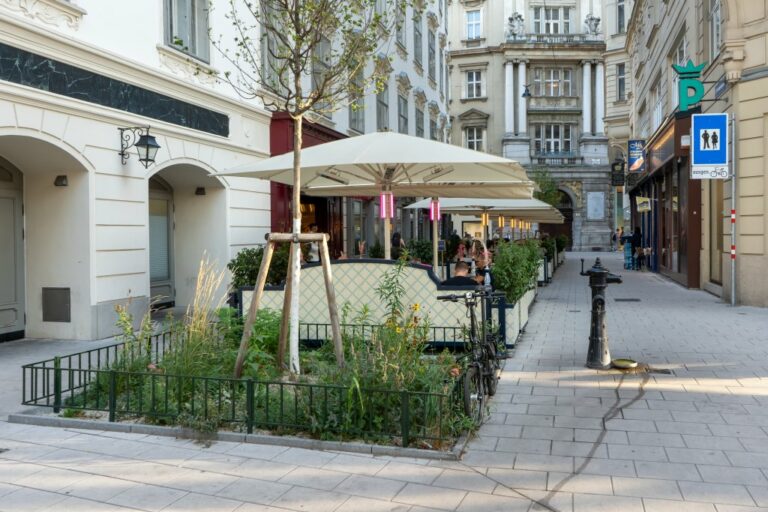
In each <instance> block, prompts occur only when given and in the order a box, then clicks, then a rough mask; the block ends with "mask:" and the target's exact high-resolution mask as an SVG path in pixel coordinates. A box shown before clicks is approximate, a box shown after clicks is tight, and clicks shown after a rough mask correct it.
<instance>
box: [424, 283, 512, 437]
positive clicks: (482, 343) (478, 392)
mask: <svg viewBox="0 0 768 512" xmlns="http://www.w3.org/2000/svg"><path fill="white" fill-rule="evenodd" d="M491 296H493V292H491V291H490V290H488V289H486V288H485V287H478V289H477V290H473V291H471V292H466V293H463V294H461V295H456V294H451V295H440V296H438V297H437V300H440V301H448V302H459V301H463V302H464V305H465V306H466V308H467V316H468V317H469V344H470V352H469V354H467V356H471V359H470V362H469V363H468V364H467V367H466V370H465V372H464V378H463V379H462V390H463V392H464V393H463V394H464V398H463V401H464V413H465V414H466V415H467V416H469V417H470V418H471V419H472V420H473V421H474V422H475V424H477V425H480V424H481V423H482V420H483V414H484V409H485V407H484V403H485V397H486V395H487V396H489V397H490V396H493V395H494V394H495V393H496V385H497V383H498V377H497V370H498V369H499V368H500V364H499V360H498V358H497V356H496V352H497V351H496V341H495V339H494V338H493V335H489V334H488V333H486V332H485V331H486V329H485V325H484V324H483V327H482V331H483V335H482V336H479V334H478V331H479V328H478V321H477V315H476V312H475V307H476V306H477V303H478V301H479V302H480V305H481V314H482V318H483V319H485V300H486V298H488V297H491ZM467 356H464V357H467Z"/></svg>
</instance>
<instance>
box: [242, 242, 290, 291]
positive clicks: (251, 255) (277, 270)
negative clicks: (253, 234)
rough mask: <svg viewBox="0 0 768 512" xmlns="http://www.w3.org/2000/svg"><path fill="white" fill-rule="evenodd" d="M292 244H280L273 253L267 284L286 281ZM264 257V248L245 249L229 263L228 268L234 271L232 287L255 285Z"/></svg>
mask: <svg viewBox="0 0 768 512" xmlns="http://www.w3.org/2000/svg"><path fill="white" fill-rule="evenodd" d="M289 250H290V244H279V245H278V246H277V247H276V249H275V252H274V253H273V254H272V262H271V263H270V265H269V273H268V274H267V284H272V285H278V284H280V283H283V282H285V278H286V276H287V275H288V251H289ZM263 257H264V248H263V247H256V248H248V249H243V250H241V251H240V252H238V253H237V255H236V256H235V257H234V258H232V260H231V261H230V262H229V263H227V268H228V269H229V270H230V271H231V272H232V284H231V287H232V288H233V289H234V290H237V289H239V288H242V287H243V286H253V285H255V284H256V278H257V277H258V275H259V267H261V260H262V258H263Z"/></svg>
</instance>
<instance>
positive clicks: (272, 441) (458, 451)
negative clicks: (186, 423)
mask: <svg viewBox="0 0 768 512" xmlns="http://www.w3.org/2000/svg"><path fill="white" fill-rule="evenodd" d="M8 422H9V423H18V424H22V425H37V426H41V427H58V428H75V429H82V430H103V431H108V432H125V433H133V434H146V435H153V436H166V437H188V436H185V435H184V431H185V430H186V429H183V428H182V427H163V426H159V425H139V424H134V423H130V424H129V423H107V422H101V421H93V420H83V419H76V418H60V417H51V416H40V415H39V414H10V415H8ZM213 440H217V441H227V442H232V443H253V444H264V445H279V446H286V447H289V448H305V449H309V450H327V451H341V452H350V453H364V454H370V455H386V456H390V457H411V458H420V459H430V460H451V461H457V460H461V456H462V455H463V452H464V449H465V448H466V444H467V442H469V436H468V435H467V434H466V433H464V434H462V435H461V436H460V437H459V439H458V440H457V441H456V443H455V444H454V446H453V448H452V449H451V450H450V451H448V452H437V451H428V450H420V449H418V448H402V447H398V446H382V445H372V444H365V443H355V442H348V441H323V440H320V439H306V438H303V437H295V436H270V435H265V434H242V433H238V432H218V433H217V435H216V436H215V437H213Z"/></svg>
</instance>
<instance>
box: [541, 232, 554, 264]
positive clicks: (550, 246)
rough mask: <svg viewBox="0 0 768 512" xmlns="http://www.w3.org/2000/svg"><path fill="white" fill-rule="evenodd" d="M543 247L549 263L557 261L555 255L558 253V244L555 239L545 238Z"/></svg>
mask: <svg viewBox="0 0 768 512" xmlns="http://www.w3.org/2000/svg"><path fill="white" fill-rule="evenodd" d="M541 247H542V248H543V249H544V251H545V253H546V255H547V258H548V259H549V261H554V260H555V254H556V252H557V243H556V242H555V239H554V238H545V239H543V240H542V241H541Z"/></svg>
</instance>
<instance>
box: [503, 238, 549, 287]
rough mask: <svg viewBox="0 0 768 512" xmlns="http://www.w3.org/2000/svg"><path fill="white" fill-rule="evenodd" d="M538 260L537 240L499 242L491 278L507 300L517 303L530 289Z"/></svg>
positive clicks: (536, 271)
mask: <svg viewBox="0 0 768 512" xmlns="http://www.w3.org/2000/svg"><path fill="white" fill-rule="evenodd" d="M539 259H540V256H539V243H538V241H537V240H526V241H525V242H523V243H513V242H504V241H502V242H499V245H498V246H497V247H496V254H495V256H494V263H493V278H494V280H495V283H496V287H497V288H499V289H501V290H502V291H504V292H505V293H506V294H507V299H508V300H510V301H514V302H517V301H518V300H519V299H520V297H522V296H523V294H525V292H527V291H528V290H529V289H530V287H531V283H533V281H534V280H535V279H536V276H537V274H538V268H539Z"/></svg>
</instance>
